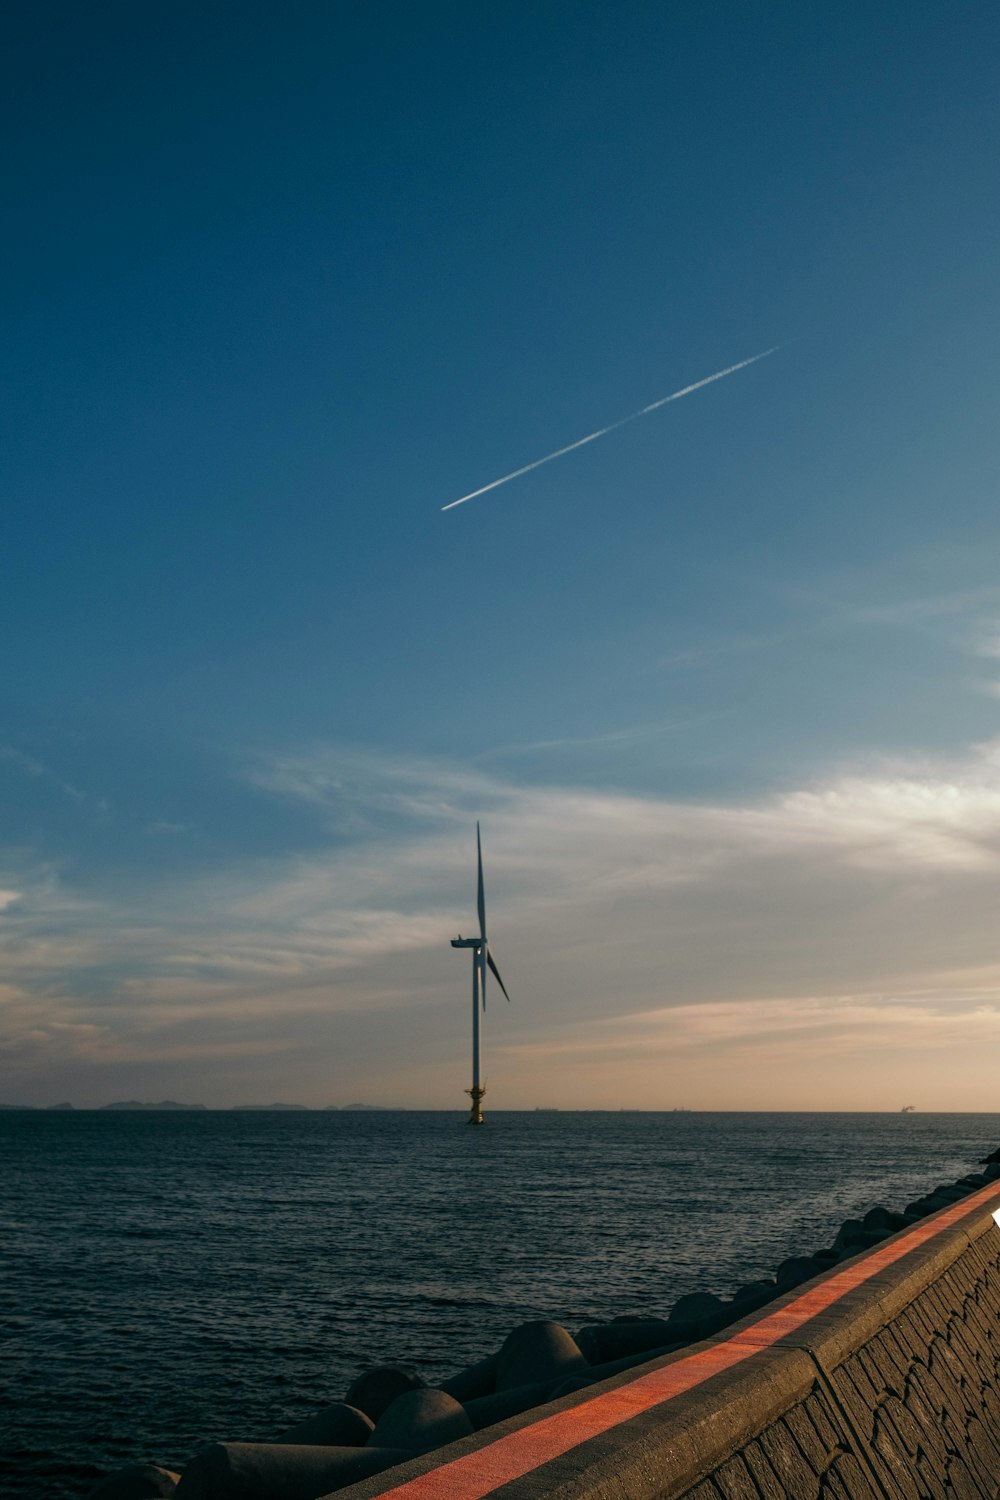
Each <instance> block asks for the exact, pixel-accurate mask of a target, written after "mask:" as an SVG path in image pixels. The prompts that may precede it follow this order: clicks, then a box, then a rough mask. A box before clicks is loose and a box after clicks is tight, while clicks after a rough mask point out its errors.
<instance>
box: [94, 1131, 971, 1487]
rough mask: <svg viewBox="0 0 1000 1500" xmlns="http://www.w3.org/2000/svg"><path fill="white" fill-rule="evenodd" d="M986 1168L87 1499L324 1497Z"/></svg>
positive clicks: (126, 1473) (949, 1192) (812, 1271)
mask: <svg viewBox="0 0 1000 1500" xmlns="http://www.w3.org/2000/svg"><path fill="white" fill-rule="evenodd" d="M980 1165H981V1166H982V1167H983V1171H982V1172H978V1173H970V1174H968V1175H967V1176H965V1177H962V1178H960V1179H959V1180H958V1181H957V1182H955V1183H945V1184H940V1185H939V1186H937V1187H935V1188H934V1189H933V1190H932V1191H931V1192H930V1193H927V1194H926V1195H925V1196H924V1197H922V1198H919V1199H917V1200H915V1201H914V1202H912V1203H908V1204H907V1205H906V1207H905V1208H903V1209H902V1210H901V1211H899V1212H896V1211H893V1210H891V1209H888V1208H885V1207H882V1206H881V1205H878V1206H876V1207H874V1208H872V1209H870V1210H869V1211H868V1213H866V1214H865V1216H864V1218H863V1219H847V1220H845V1221H844V1223H843V1224H842V1225H841V1226H840V1229H839V1230H838V1231H837V1234H836V1236H835V1238H834V1241H833V1243H832V1245H830V1246H828V1247H826V1248H824V1249H821V1250H816V1251H813V1252H811V1253H809V1254H803V1255H792V1256H789V1257H788V1258H787V1259H785V1260H783V1261H782V1262H781V1264H780V1265H779V1266H778V1268H777V1270H776V1272H775V1275H774V1277H773V1279H771V1280H767V1281H754V1282H748V1283H746V1284H745V1285H743V1286H741V1287H738V1288H737V1289H736V1291H735V1292H734V1293H733V1295H732V1296H731V1297H728V1298H722V1297H717V1296H715V1295H714V1294H713V1293H709V1292H689V1293H687V1294H685V1295H684V1296H682V1297H679V1298H678V1299H677V1301H676V1302H675V1303H674V1304H673V1306H672V1307H671V1308H670V1310H669V1312H668V1313H667V1316H666V1317H660V1316H651V1315H648V1314H646V1313H639V1312H626V1313H621V1314H619V1315H617V1316H616V1317H614V1318H613V1319H611V1321H609V1322H607V1323H596V1324H589V1325H587V1326H586V1327H583V1328H581V1329H579V1330H578V1331H577V1332H576V1334H575V1335H574V1334H572V1333H570V1332H569V1330H567V1329H566V1328H564V1327H562V1326H561V1325H559V1324H557V1323H550V1322H545V1321H538V1322H530V1323H524V1324H522V1325H521V1326H520V1327H518V1328H515V1329H514V1330H513V1331H512V1332H511V1333H510V1334H509V1335H508V1336H507V1338H506V1339H505V1340H504V1342H503V1344H502V1345H501V1347H500V1348H499V1349H498V1350H496V1351H495V1352H494V1353H492V1354H489V1355H488V1356H487V1357H485V1358H484V1359H482V1360H480V1361H479V1362H477V1363H476V1364H473V1365H470V1366H467V1367H466V1368H465V1369H462V1370H459V1371H458V1372H457V1373H455V1374H454V1375H452V1376H450V1377H449V1378H448V1379H446V1380H442V1381H441V1382H440V1383H439V1384H438V1385H437V1386H428V1385H426V1384H425V1383H424V1382H423V1381H422V1380H420V1379H419V1377H417V1376H416V1375H414V1374H413V1373H412V1372H410V1371H409V1370H406V1369H404V1368H402V1367H396V1366H380V1367H378V1368H375V1369H370V1370H365V1371H364V1372H362V1373H361V1374H360V1375H359V1376H358V1378H357V1379H356V1380H355V1381H353V1382H352V1384H351V1385H350V1386H349V1387H348V1389H347V1391H346V1392H345V1393H344V1396H343V1398H342V1399H341V1400H340V1401H335V1402H333V1403H331V1404H329V1405H327V1406H324V1407H322V1408H321V1409H319V1410H318V1411H317V1412H316V1414H315V1415H314V1416H312V1417H311V1418H309V1419H308V1420H307V1421H305V1422H301V1423H299V1424H298V1425H296V1426H295V1427H293V1428H290V1429H289V1430H288V1431H286V1432H283V1433H280V1434H277V1435H276V1436H275V1437H274V1438H273V1439H271V1440H270V1441H268V1442H219V1443H213V1444H211V1445H209V1446H208V1447H206V1448H203V1449H202V1450H201V1451H200V1452H199V1453H197V1454H195V1455H194V1456H193V1457H192V1459H191V1461H190V1462H189V1463H188V1464H186V1465H185V1467H184V1469H183V1471H182V1472H181V1473H180V1474H177V1473H174V1472H172V1471H170V1470H167V1469H164V1468H162V1467H160V1466H158V1465H156V1464H153V1463H139V1464H133V1465H131V1466H129V1467H128V1468H125V1469H119V1470H117V1471H116V1472H115V1473H113V1474H110V1475H108V1476H107V1477H105V1478H103V1479H101V1480H100V1481H99V1482H98V1484H97V1485H96V1486H95V1487H94V1488H93V1489H92V1490H91V1491H90V1494H89V1496H88V1500H174V1497H175V1500H318V1497H320V1496H325V1495H328V1494H330V1493H331V1492H333V1491H335V1490H338V1489H343V1488H345V1487H346V1486H348V1485H351V1484H354V1483H355V1482H356V1481H357V1480H359V1479H362V1478H364V1477H366V1476H367V1475H370V1474H377V1473H379V1472H380V1471H381V1470H383V1469H388V1468H391V1467H393V1466H394V1465H396V1464H401V1463H405V1462H406V1461H407V1460H408V1459H411V1458H413V1457H414V1456H415V1455H417V1454H422V1453H428V1452H432V1451H433V1450H434V1449H436V1448H439V1447H443V1446H444V1445H445V1444H446V1443H451V1442H454V1441H456V1440H457V1439H458V1438H461V1437H464V1436H468V1435H469V1434H471V1433H474V1432H478V1431H482V1430H483V1429H484V1428H488V1427H491V1426H492V1425H493V1424H494V1423H497V1422H502V1421H504V1420H505V1419H506V1418H508V1417H512V1416H516V1415H518V1414H519V1413H521V1412H525V1411H528V1410H530V1409H531V1408H532V1407H536V1406H540V1405H542V1404H544V1403H545V1402H548V1401H553V1400H556V1399H557V1398H559V1397H561V1396H564V1395H568V1394H570V1393H571V1392H573V1391H576V1390H581V1389H583V1388H585V1387H586V1386H588V1385H592V1384H594V1383H595V1382H597V1381H601V1380H605V1379H607V1378H608V1377H609V1376H612V1375H616V1374H618V1373H620V1372H621V1371H623V1370H627V1369H629V1368H630V1367H632V1366H635V1365H640V1364H644V1363H646V1362H647V1361H648V1360H652V1359H656V1358H658V1357H660V1356H661V1355H664V1354H670V1353H673V1352H674V1351H676V1350H679V1349H683V1348H685V1347H686V1346H687V1345H690V1344H693V1343H697V1342H698V1341H699V1340H701V1339H706V1338H710V1337H712V1336H713V1335H714V1334H716V1333H719V1332H721V1331H722V1330H723V1329H724V1328H726V1327H727V1326H729V1325H730V1324H733V1323H736V1322H738V1321H739V1320H740V1319H742V1318H745V1317H747V1316H748V1315H749V1314H751V1313H753V1312H756V1311H758V1310H759V1309H761V1308H763V1307H766V1305H767V1304H768V1303H769V1302H771V1301H772V1300H773V1299H775V1298H776V1297H781V1296H784V1295H785V1293H786V1292H789V1291H792V1290H793V1289H794V1288H795V1287H797V1286H799V1285H801V1284H802V1283H803V1282H806V1281H809V1280H811V1279H812V1278H813V1277H814V1276H818V1275H820V1274H822V1273H823V1272H825V1271H828V1270H830V1269H831V1267H832V1266H834V1265H836V1264H837V1263H838V1262H840V1261H843V1260H848V1259H851V1258H852V1257H854V1256H855V1255H858V1254H859V1253H860V1252H862V1251H864V1250H867V1249H869V1248H870V1247H871V1246H873V1245H877V1244H878V1243H879V1242H880V1241H882V1240H884V1239H887V1238H888V1237H889V1236H890V1235H893V1234H896V1233H898V1231H900V1230H902V1229H905V1228H907V1227H909V1226H910V1225H912V1224H915V1223H917V1222H918V1221H919V1220H920V1219H923V1218H926V1217H927V1216H928V1215H929V1214H932V1213H935V1212H937V1211H938V1210H939V1209H942V1208H945V1207H947V1206H949V1205H950V1204H952V1203H956V1202H958V1201H959V1200H960V1199H961V1198H963V1197H965V1196H966V1195H967V1194H968V1193H971V1192H973V1191H975V1190H977V1189H979V1188H983V1187H986V1186H987V1185H988V1184H989V1183H990V1182H994V1181H997V1180H998V1179H1000V1150H997V1151H993V1152H991V1154H990V1155H989V1156H988V1157H986V1158H984V1160H983V1161H982V1162H981V1163H980Z"/></svg>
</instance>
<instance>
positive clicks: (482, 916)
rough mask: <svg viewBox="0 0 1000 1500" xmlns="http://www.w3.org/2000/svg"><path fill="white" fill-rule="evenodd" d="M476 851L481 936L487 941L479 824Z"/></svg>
mask: <svg viewBox="0 0 1000 1500" xmlns="http://www.w3.org/2000/svg"><path fill="white" fill-rule="evenodd" d="M476 853H477V855H478V856H479V888H478V900H479V936H480V937H481V938H482V940H483V942H484V943H485V941H486V892H485V890H484V889H483V845H482V840H481V839H480V837H479V824H478V823H477V824H476Z"/></svg>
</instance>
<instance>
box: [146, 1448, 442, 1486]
mask: <svg viewBox="0 0 1000 1500" xmlns="http://www.w3.org/2000/svg"><path fill="white" fill-rule="evenodd" d="M412 1457H413V1455H412V1453H410V1452H407V1451H403V1450H398V1451H396V1450H393V1449H391V1448H371V1447H366V1448H339V1447H332V1448H320V1447H315V1446H312V1445H308V1446H307V1445H301V1444H293V1443H213V1444H212V1445H211V1447H209V1448H203V1449H202V1450H201V1452H200V1453H198V1454H196V1455H195V1457H194V1458H193V1459H192V1460H191V1462H190V1463H189V1464H188V1465H187V1467H186V1468H185V1470H184V1472H183V1474H182V1475H181V1479H180V1483H179V1484H178V1486H177V1490H176V1500H317V1497H318V1496H320V1495H329V1494H330V1493H332V1491H333V1490H342V1489H344V1488H345V1486H346V1485H349V1484H355V1483H356V1482H357V1481H358V1480H359V1479H365V1478H367V1476H368V1475H369V1474H378V1473H380V1472H381V1471H382V1470H383V1469H391V1468H392V1466H393V1464H402V1463H405V1462H406V1460H407V1459H408V1458H412Z"/></svg>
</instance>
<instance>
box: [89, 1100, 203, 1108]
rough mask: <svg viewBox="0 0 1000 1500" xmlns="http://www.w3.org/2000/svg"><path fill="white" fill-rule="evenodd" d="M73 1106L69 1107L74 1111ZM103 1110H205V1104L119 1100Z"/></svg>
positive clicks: (105, 1106)
mask: <svg viewBox="0 0 1000 1500" xmlns="http://www.w3.org/2000/svg"><path fill="white" fill-rule="evenodd" d="M72 1107H73V1106H72V1105H70V1106H69V1108H70V1109H72ZM101 1108H102V1109H204V1108H205V1106H204V1104H178V1103H177V1101H176V1099H161V1100H160V1102H159V1104H142V1103H140V1102H139V1100H138V1099H119V1100H116V1101H115V1103H114V1104H102V1105H101Z"/></svg>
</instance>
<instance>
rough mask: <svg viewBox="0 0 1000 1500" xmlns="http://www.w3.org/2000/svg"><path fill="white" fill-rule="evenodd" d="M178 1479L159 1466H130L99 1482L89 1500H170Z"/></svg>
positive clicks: (117, 1470)
mask: <svg viewBox="0 0 1000 1500" xmlns="http://www.w3.org/2000/svg"><path fill="white" fill-rule="evenodd" d="M179 1478H180V1475H179V1474H174V1473H173V1472H172V1470H170V1469H161V1468H158V1466H157V1465H156V1464H129V1466H128V1468H127V1469H116V1470H115V1472H114V1473H113V1474H108V1475H106V1476H105V1478H104V1479H99V1480H98V1481H97V1483H96V1484H95V1486H94V1488H93V1489H92V1490H91V1491H90V1493H89V1495H88V1496H87V1500H170V1496H171V1495H173V1493H174V1490H175V1489H176V1488H177V1481H178V1479H179Z"/></svg>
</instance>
